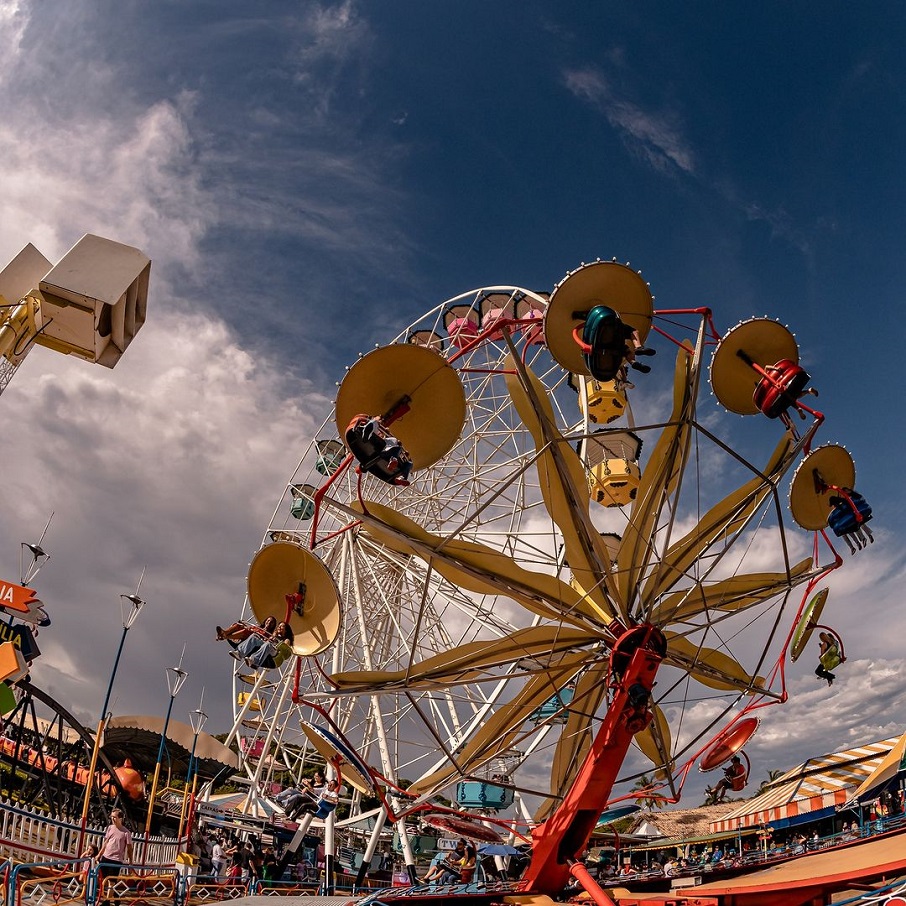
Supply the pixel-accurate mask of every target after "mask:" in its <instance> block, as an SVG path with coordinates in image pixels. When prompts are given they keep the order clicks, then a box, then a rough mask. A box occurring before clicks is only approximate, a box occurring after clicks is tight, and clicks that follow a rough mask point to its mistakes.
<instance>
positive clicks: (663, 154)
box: [563, 67, 696, 174]
mask: <svg viewBox="0 0 906 906" xmlns="http://www.w3.org/2000/svg"><path fill="white" fill-rule="evenodd" d="M563 77H564V81H565V83H566V87H567V88H568V89H569V90H570V91H571V92H572V93H573V94H574V95H576V97H578V98H580V99H582V100H584V101H586V102H587V103H590V104H592V105H593V106H594V107H596V108H598V109H599V110H600V111H601V112H602V113H603V114H604V116H605V117H607V120H608V122H609V123H610V124H611V125H612V126H613V127H614V129H616V130H617V132H618V133H619V135H620V136H621V137H622V139H623V140H624V141H625V142H626V144H627V146H628V147H629V148H630V149H631V150H633V151H634V152H635V153H637V154H639V155H640V156H641V157H643V158H644V159H645V160H647V161H648V163H650V164H651V166H652V167H654V168H655V169H656V170H659V171H661V172H663V173H667V174H669V173H674V172H676V171H677V170H678V171H681V172H683V173H695V170H696V165H695V155H694V154H693V152H692V149H691V148H690V147H689V146H688V144H687V143H686V141H685V139H684V138H683V135H682V132H681V129H680V127H679V125H678V123H677V122H676V115H675V114H674V113H671V112H666V113H654V112H652V111H647V110H644V109H643V108H642V107H640V106H639V105H638V104H635V103H633V102H632V101H630V100H628V99H627V98H625V97H621V96H619V95H618V93H617V92H616V90H615V89H614V87H613V85H612V83H611V82H610V80H609V79H608V78H607V77H606V76H605V75H604V74H603V73H602V72H601V71H600V70H598V69H596V68H594V67H586V68H584V69H572V70H567V71H566V72H565V73H564V76H563Z"/></svg>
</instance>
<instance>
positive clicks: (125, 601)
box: [78, 569, 145, 852]
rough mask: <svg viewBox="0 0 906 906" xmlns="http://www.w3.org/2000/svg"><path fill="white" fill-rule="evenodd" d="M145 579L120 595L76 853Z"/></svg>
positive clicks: (82, 841)
mask: <svg viewBox="0 0 906 906" xmlns="http://www.w3.org/2000/svg"><path fill="white" fill-rule="evenodd" d="M144 578H145V570H144V569H142V574H141V576H139V580H138V585H136V586H135V593H134V594H131V595H120V617H121V620H122V625H123V634H122V635H121V636H120V644H119V647H118V648H117V650H116V658H115V659H114V661H113V669H112V670H111V671H110V680H109V682H108V683H107V694H106V695H105V696H104V704H103V707H102V708H101V715H100V717H99V718H98V728H97V732H96V733H95V735H94V747H93V748H92V750H91V765H90V767H89V769H88V782H87V783H86V784H85V801H84V802H83V803H82V823H81V829H80V832H79V846H78V851H79V852H81V851H82V846H83V844H84V842H85V828H86V826H87V824H88V811H89V808H90V805H91V790H92V787H93V785H94V779H95V778H94V773H95V769H96V768H97V763H98V752H99V750H100V747H101V737H102V736H103V734H104V726H105V725H106V723H107V720H108V717H107V706H108V705H109V704H110V694H111V692H112V691H113V681H114V680H115V679H116V671H117V668H118V667H119V665H120V657H121V655H122V653H123V646H124V645H125V644H126V636H127V635H128V633H129V630H130V629H131V628H132V627H133V626H134V625H135V621H136V620H137V619H138V615H139V614H140V613H141V612H142V608H143V607H144V606H145V602H144V601H143V600H142V599H141V598H140V597H139V595H138V593H139V591H140V590H141V587H142V581H143V580H144Z"/></svg>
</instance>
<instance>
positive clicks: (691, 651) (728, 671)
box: [664, 632, 764, 693]
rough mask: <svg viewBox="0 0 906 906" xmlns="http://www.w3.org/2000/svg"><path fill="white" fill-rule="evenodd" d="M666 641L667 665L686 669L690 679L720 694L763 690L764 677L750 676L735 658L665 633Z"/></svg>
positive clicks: (679, 636) (671, 633)
mask: <svg viewBox="0 0 906 906" xmlns="http://www.w3.org/2000/svg"><path fill="white" fill-rule="evenodd" d="M664 635H665V637H666V639H667V657H666V658H664V660H665V662H666V663H669V664H673V665H674V666H675V667H679V668H680V670H685V671H686V672H687V673H689V674H690V675H691V676H692V677H693V679H697V680H698V681H699V682H700V683H702V685H705V686H709V687H710V688H711V689H719V690H720V691H721V692H753V693H754V692H759V691H761V690H762V689H763V688H764V677H763V676H754V677H753V676H751V675H750V674H748V673H747V672H746V671H745V669H744V668H743V666H742V665H741V664H740V663H739V661H737V660H736V659H735V658H733V657H731V656H730V655H729V654H725V653H724V652H723V651H717V650H716V649H715V648H706V647H704V646H699V645H696V644H695V642H691V641H689V639H687V638H686V637H685V636H681V635H677V634H676V633H673V632H665V633H664Z"/></svg>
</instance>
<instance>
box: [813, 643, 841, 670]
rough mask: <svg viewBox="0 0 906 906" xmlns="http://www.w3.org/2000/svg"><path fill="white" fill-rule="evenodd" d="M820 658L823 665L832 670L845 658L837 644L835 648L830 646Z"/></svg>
mask: <svg viewBox="0 0 906 906" xmlns="http://www.w3.org/2000/svg"><path fill="white" fill-rule="evenodd" d="M818 660H819V661H820V662H821V666H822V667H823V668H824V669H825V670H827V671H831V670H833V669H834V668H835V667H839V666H840V665H841V664H842V663H843V658H841V657H840V649H839V648H837V647H836V645H835V646H834V647H833V648H828V650H827V651H825V652H824V654H822V655H821V657H819V658H818Z"/></svg>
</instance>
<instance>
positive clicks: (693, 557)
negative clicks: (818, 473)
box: [641, 434, 794, 607]
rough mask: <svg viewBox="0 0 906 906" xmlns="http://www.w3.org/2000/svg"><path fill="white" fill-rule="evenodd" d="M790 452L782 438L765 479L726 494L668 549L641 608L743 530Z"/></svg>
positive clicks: (787, 441)
mask: <svg viewBox="0 0 906 906" xmlns="http://www.w3.org/2000/svg"><path fill="white" fill-rule="evenodd" d="M793 450H794V448H793V440H792V438H791V437H790V435H789V434H784V435H783V438H782V439H781V440H780V443H779V444H778V445H777V447H776V448H775V450H774V453H773V455H772V456H771V459H770V461H769V462H768V464H767V466H765V470H764V477H762V476H760V475H759V476H756V477H755V478H753V479H751V480H750V481H748V482H746V483H745V484H744V485H742V487H740V488H737V489H736V490H735V491H733V492H732V493H731V494H728V495H727V496H726V497H724V499H723V500H721V501H720V502H719V503H717V504H715V505H714V506H713V507H711V509H710V510H708V512H707V513H705V515H704V516H702V518H701V519H700V520H699V522H698V524H697V525H696V526H695V528H693V529H692V531H690V532H689V533H688V534H687V535H685V537H683V538H681V539H680V540H679V541H677V542H676V543H675V544H672V545H671V546H670V547H669V548H668V549H667V551H666V552H665V553H664V556H663V557H662V558H661V561H660V563H659V564H658V567H657V569H655V570H654V571H653V572H652V574H651V576H650V577H649V579H648V581H647V582H646V583H645V587H644V589H643V590H642V594H641V602H642V606H643V607H644V606H646V605H647V604H648V603H649V602H651V601H653V600H654V599H655V598H657V597H658V596H659V595H661V594H663V593H664V592H666V591H667V590H668V589H670V588H671V587H672V586H673V585H675V584H676V583H677V582H678V581H679V580H680V579H682V578H683V577H684V576H685V575H686V571H687V570H688V569H690V568H691V567H692V566H693V564H695V563H696V562H697V561H698V559H699V557H700V556H701V555H702V554H703V553H704V552H705V551H706V550H708V548H709V547H711V545H712V544H714V543H715V541H719V540H721V539H726V538H729V537H730V536H731V535H733V533H734V532H736V531H738V530H739V529H741V528H743V527H744V526H745V524H746V523H747V522H748V520H749V519H750V518H751V516H752V514H753V513H755V511H756V510H757V509H758V507H760V506H761V503H762V501H763V500H764V499H765V497H767V495H768V494H769V493H770V492H771V490H772V489H773V487H774V484H775V482H776V480H777V479H778V478H779V477H780V476H781V475H782V474H783V473H784V472H785V471H786V469H787V468H788V466H789V465H790V463H791V462H792V461H793V456H792V452H793Z"/></svg>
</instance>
